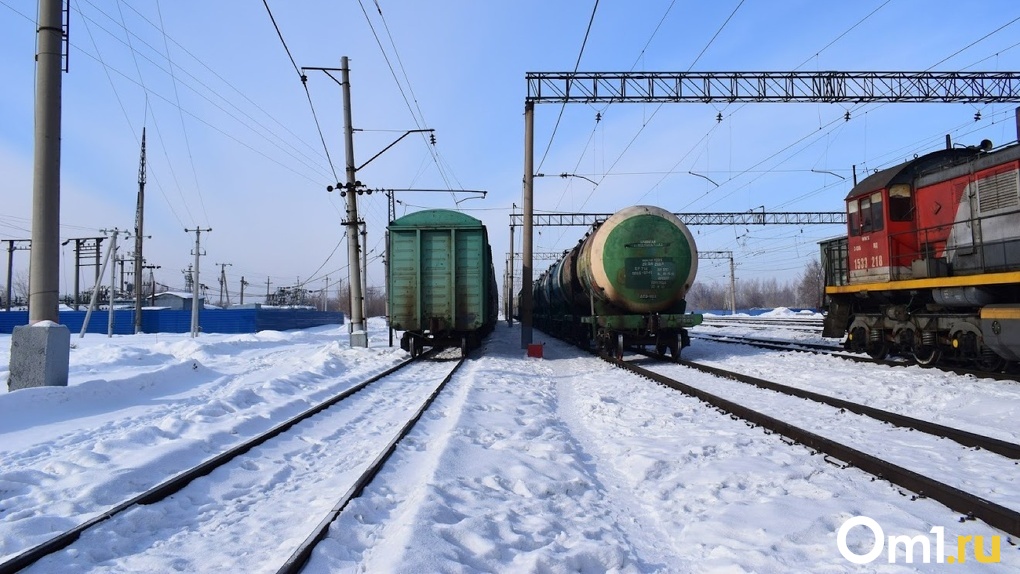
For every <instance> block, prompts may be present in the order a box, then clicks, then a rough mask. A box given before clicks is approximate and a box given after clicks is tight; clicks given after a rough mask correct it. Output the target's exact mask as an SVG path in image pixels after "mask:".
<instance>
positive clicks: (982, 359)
mask: <svg viewBox="0 0 1020 574" xmlns="http://www.w3.org/2000/svg"><path fill="white" fill-rule="evenodd" d="M982 350H983V351H987V352H982V353H981V355H980V356H979V357H977V358H976V359H974V366H975V367H977V368H978V369H980V370H982V371H985V372H986V373H998V372H999V371H1001V370H1002V369H1003V368H1004V367H1005V366H1006V359H1003V358H1002V357H1000V356H998V355H996V354H995V353H993V352H991V351H990V350H989V349H987V348H985V349H982Z"/></svg>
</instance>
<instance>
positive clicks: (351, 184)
mask: <svg viewBox="0 0 1020 574" xmlns="http://www.w3.org/2000/svg"><path fill="white" fill-rule="evenodd" d="M340 71H341V74H342V75H341V79H342V83H343V95H344V142H345V145H346V148H347V153H346V159H347V169H346V171H347V263H348V266H347V268H348V269H349V270H350V277H349V279H348V280H349V281H350V283H349V284H350V287H351V327H350V329H351V346H352V347H367V346H368V335H367V334H366V332H365V319H364V316H363V313H362V304H363V299H364V293H363V292H362V291H361V267H360V266H359V265H358V250H359V245H358V193H357V185H358V182H357V180H356V179H355V177H354V176H355V166H354V126H353V125H352V123H351V71H350V68H348V66H347V56H343V57H342V58H341V59H340Z"/></svg>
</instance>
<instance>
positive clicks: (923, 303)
mask: <svg viewBox="0 0 1020 574" xmlns="http://www.w3.org/2000/svg"><path fill="white" fill-rule="evenodd" d="M1018 123H1020V120H1018ZM1018 178H1020V143H1013V144H1010V145H1007V146H1004V147H1001V148H999V149H993V148H992V144H991V142H989V141H988V140H984V141H982V142H981V145H980V146H977V147H965V148H960V147H956V148H954V147H952V146H951V145H948V140H947V147H946V149H943V150H939V151H935V152H932V153H929V154H926V155H923V156H920V157H917V158H915V159H913V160H911V161H908V162H906V163H903V164H900V165H897V166H895V167H891V168H889V169H885V170H882V171H879V172H876V173H874V174H872V175H870V176H868V177H867V178H865V179H864V180H862V181H861V182H860V183H858V184H856V185H855V186H854V187H853V189H852V190H851V191H850V193H849V195H847V197H846V209H847V231H848V234H847V237H840V238H838V239H834V240H829V241H825V242H823V243H822V244H821V246H822V261H823V266H824V268H825V275H826V288H825V293H826V296H827V300H828V314H827V315H826V317H825V328H824V332H823V334H824V336H826V337H843V336H844V335H846V336H847V339H846V346H847V348H849V349H851V350H854V351H858V352H866V353H868V354H869V355H871V356H872V357H875V358H882V357H885V356H886V355H888V354H890V353H897V354H902V355H907V356H911V357H913V358H914V360H916V361H917V363H919V364H921V365H932V364H935V363H937V362H939V361H947V362H949V361H952V362H958V363H970V364H973V365H976V366H977V367H978V368H981V369H984V370H990V371H995V370H1000V369H1002V368H1004V367H1005V366H1006V364H1007V362H1012V361H1018V360H1020V179H1018Z"/></svg>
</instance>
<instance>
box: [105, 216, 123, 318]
mask: <svg viewBox="0 0 1020 574" xmlns="http://www.w3.org/2000/svg"><path fill="white" fill-rule="evenodd" d="M119 231H120V230H119V229H116V228H114V230H113V238H112V239H111V243H110V253H112V254H113V261H114V263H116V261H117V233H118V232H119ZM122 269H123V268H122ZM116 287H117V266H116V265H114V266H113V267H110V300H109V302H108V303H109V305H110V309H109V313H108V314H107V321H106V336H107V337H112V336H113V296H114V294H115V293H116Z"/></svg>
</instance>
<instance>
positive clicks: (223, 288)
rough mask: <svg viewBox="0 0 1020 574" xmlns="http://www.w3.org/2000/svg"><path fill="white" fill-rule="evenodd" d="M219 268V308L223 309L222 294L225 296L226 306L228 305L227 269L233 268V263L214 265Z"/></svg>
mask: <svg viewBox="0 0 1020 574" xmlns="http://www.w3.org/2000/svg"><path fill="white" fill-rule="evenodd" d="M214 265H219V266H220V308H221V309H222V308H223V294H224V293H226V294H227V305H230V292H229V291H228V290H227V267H233V266H234V264H233V263H214Z"/></svg>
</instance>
